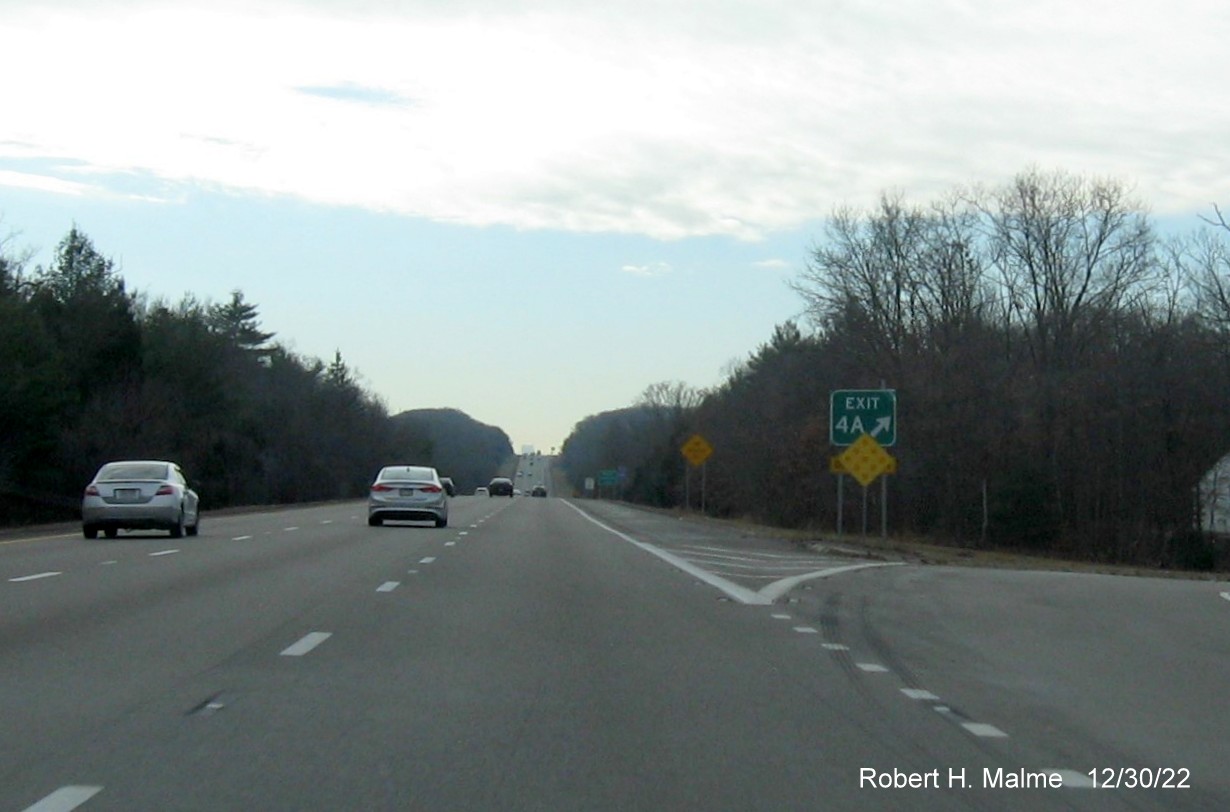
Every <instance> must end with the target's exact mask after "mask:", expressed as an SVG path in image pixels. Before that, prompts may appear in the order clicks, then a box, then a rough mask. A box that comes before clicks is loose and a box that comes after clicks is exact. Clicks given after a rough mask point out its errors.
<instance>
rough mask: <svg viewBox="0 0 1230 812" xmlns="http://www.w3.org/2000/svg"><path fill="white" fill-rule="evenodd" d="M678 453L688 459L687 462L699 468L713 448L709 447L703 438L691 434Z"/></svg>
mask: <svg viewBox="0 0 1230 812" xmlns="http://www.w3.org/2000/svg"><path fill="white" fill-rule="evenodd" d="M679 451H680V453H682V454H683V456H685V457H687V458H688V462H690V463H692V464H693V465H696V466H699V465H703V464H704V462H705V460H707V459H709V455H710V454H712V453H713V446H711V445H709V441H708V440H706V439H705V438H704V437H701V436H700V435H699V434H693V435H692V436H691V437H689V438H688V441H687V442H686V443H684V444H683V447H682V448H680V449H679Z"/></svg>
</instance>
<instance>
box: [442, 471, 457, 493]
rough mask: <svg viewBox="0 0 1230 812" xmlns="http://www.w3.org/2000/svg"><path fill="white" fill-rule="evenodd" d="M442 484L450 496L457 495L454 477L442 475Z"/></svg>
mask: <svg viewBox="0 0 1230 812" xmlns="http://www.w3.org/2000/svg"><path fill="white" fill-rule="evenodd" d="M440 484H441V485H443V486H444V492H445V493H447V494H448V495H449V496H456V495H457V486H456V485H454V484H453V479H452V477H447V476H442V477H440Z"/></svg>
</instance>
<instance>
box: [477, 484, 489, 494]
mask: <svg viewBox="0 0 1230 812" xmlns="http://www.w3.org/2000/svg"><path fill="white" fill-rule="evenodd" d="M474 495H475V496H490V494H489V493H487V489H486V488H484V487H482V486H481V485H480V486H479V487H477V488H475V489H474Z"/></svg>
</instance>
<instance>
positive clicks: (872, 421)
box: [829, 389, 897, 536]
mask: <svg viewBox="0 0 1230 812" xmlns="http://www.w3.org/2000/svg"><path fill="white" fill-rule="evenodd" d="M829 442H830V443H831V444H833V445H835V446H847V448H846V449H845V451H843V452H842V453H841V454H839V455H837V456H836V457H833V458H832V459H831V460H830V461H829V470H830V471H832V472H833V473H835V474H837V535H839V536H840V535H841V533H842V525H843V519H844V517H843V515H842V514H843V509H844V495H845V487H844V486H845V475H846V474H850V475H852V476H853V477H854V478H855V479H856V480H858V483H859V484H860V485H862V486H863V535H866V534H867V487H868V486H869V485H870V484H871V483H872V482H874V481H875V479H876V477H879V476H881V475H883V474H890V473H896V472H897V460H896V459H895V458H894V457H893V456H892V455H890V454H889V453H888V452H887V451H885V450H884V448H885V447H886V446H892V445H895V444H896V442H897V393H896V391H895V390H892V389H837V390H835V391H834V392H833V393H832V395H831V396H830V399H829ZM887 534H888V480H886V479H881V480H880V535H881V536H887Z"/></svg>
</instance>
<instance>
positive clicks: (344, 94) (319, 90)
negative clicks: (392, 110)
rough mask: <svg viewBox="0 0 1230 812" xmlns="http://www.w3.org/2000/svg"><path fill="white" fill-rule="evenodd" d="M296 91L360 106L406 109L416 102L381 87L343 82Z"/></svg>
mask: <svg viewBox="0 0 1230 812" xmlns="http://www.w3.org/2000/svg"><path fill="white" fill-rule="evenodd" d="M295 90H296V91H298V92H300V93H303V94H304V95H307V96H319V97H320V98H322V99H334V100H336V101H343V102H357V103H359V104H374V105H391V106H394V107H404V106H408V105H411V104H413V103H414V102H413V101H411V100H410V99H407V98H405V97H403V96H400V95H398V94H397V93H394V92H392V91H389V90H385V89H384V88H379V87H363V86H362V85H357V84H354V83H353V82H343V83H342V84H338V85H325V86H320V87H297V88H295Z"/></svg>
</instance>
